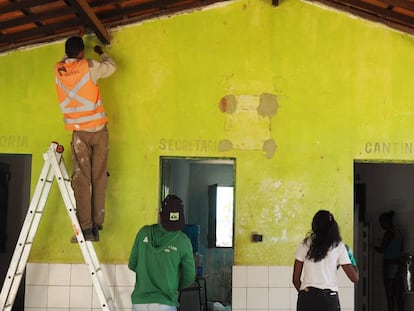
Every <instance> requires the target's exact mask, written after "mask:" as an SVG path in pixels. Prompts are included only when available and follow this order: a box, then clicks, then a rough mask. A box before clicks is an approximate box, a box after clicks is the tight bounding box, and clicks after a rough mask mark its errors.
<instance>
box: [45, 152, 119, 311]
mask: <svg viewBox="0 0 414 311" xmlns="http://www.w3.org/2000/svg"><path fill="white" fill-rule="evenodd" d="M55 150H56V149H53V148H51V149H50V150H49V152H48V157H49V159H50V161H51V163H52V166H53V168H54V170H55V177H56V180H57V182H58V185H59V188H60V192H61V194H62V197H63V200H64V202H65V205H66V210H67V212H68V214H69V217H70V219H71V221H72V227H73V229H74V232H75V235H76V237H77V240H78V244H79V247H80V249H81V251H82V255H83V257H84V260H85V262H86V264H87V265H88V268H89V273H90V274H91V278H92V283H93V286H94V288H95V292H96V294H97V296H98V299H99V302H100V305H101V308H102V310H108V311H112V310H116V306H115V303H114V301H113V299H112V295H111V292H110V290H109V288H108V287H107V286H106V282H105V278H104V274H103V271H102V268H101V266H100V264H99V260H98V257H97V256H96V252H95V249H94V247H93V245H92V242H90V241H85V238H84V236H83V233H82V230H81V228H80V225H79V221H78V218H77V217H76V202H75V197H74V194H73V190H72V187H71V185H70V179H69V176H68V173H67V170H66V166H65V164H64V159H63V157H60V159H59V158H58V155H57V153H56V152H55Z"/></svg>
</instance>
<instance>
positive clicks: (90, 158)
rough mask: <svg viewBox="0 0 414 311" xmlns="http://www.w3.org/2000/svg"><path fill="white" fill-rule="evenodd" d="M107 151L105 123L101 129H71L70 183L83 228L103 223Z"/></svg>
mask: <svg viewBox="0 0 414 311" xmlns="http://www.w3.org/2000/svg"><path fill="white" fill-rule="evenodd" d="M108 152H109V135H108V128H107V127H106V126H105V127H104V128H103V129H101V130H100V131H98V132H82V131H74V132H73V133H72V159H73V173H72V183H71V184H72V189H73V192H74V195H75V200H76V215H77V217H78V220H79V224H80V226H81V229H82V230H86V229H90V228H92V227H93V226H95V225H103V222H104V218H105V191H106V187H107V184H108V172H107V164H108Z"/></svg>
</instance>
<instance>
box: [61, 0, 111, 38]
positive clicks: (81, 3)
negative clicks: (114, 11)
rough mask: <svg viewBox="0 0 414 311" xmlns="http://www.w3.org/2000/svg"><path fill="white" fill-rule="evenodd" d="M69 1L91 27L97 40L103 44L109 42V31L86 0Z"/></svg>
mask: <svg viewBox="0 0 414 311" xmlns="http://www.w3.org/2000/svg"><path fill="white" fill-rule="evenodd" d="M69 2H70V3H71V4H72V6H73V7H74V8H75V9H76V10H77V12H78V14H79V16H80V18H81V19H82V20H83V21H84V23H85V24H86V25H88V26H89V27H91V28H92V30H93V32H94V33H95V34H96V36H97V37H98V38H99V40H101V42H102V43H103V44H109V43H110V42H111V38H110V36H109V33H108V32H107V30H106V28H105V26H104V25H103V24H102V23H101V21H100V20H99V19H98V17H97V16H96V14H95V12H94V11H93V10H92V8H91V7H90V6H89V4H88V2H87V1H86V0H69Z"/></svg>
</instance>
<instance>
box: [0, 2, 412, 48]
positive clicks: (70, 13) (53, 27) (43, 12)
mask: <svg viewBox="0 0 414 311" xmlns="http://www.w3.org/2000/svg"><path fill="white" fill-rule="evenodd" d="M226 1H229V0H0V53H3V52H7V51H11V50H15V49H18V48H21V47H25V46H29V45H33V44H40V43H46V42H52V41H56V40H61V39H63V38H67V37H69V36H71V35H85V34H89V33H95V35H96V36H97V37H98V38H99V39H100V41H101V42H102V43H103V44H109V43H110V41H111V36H110V29H111V28H113V27H117V26H122V25H127V24H131V23H136V22H139V21H142V20H145V19H150V18H154V17H159V16H165V15H170V14H173V13H176V12H180V11H185V10H189V9H197V8H201V7H205V6H207V5H210V4H213V3H217V2H226ZM255 1H257V0H255ZM308 1H310V2H317V3H322V4H325V5H327V6H331V7H334V8H336V9H339V10H344V11H347V12H350V13H352V14H355V15H358V16H360V17H362V18H365V19H369V20H371V21H375V22H380V23H383V24H386V25H388V26H389V27H391V28H395V29H398V30H400V31H403V32H407V33H409V34H414V0H412V1H411V0H308ZM269 3H272V5H274V6H275V7H276V6H278V5H283V0H282V1H279V0H269Z"/></svg>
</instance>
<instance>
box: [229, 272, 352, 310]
mask: <svg viewBox="0 0 414 311" xmlns="http://www.w3.org/2000/svg"><path fill="white" fill-rule="evenodd" d="M292 269H293V267H292V266H233V280H232V287H233V289H232V299H233V302H232V310H233V311H264V310H266V311H295V310H296V300H297V292H296V289H295V288H294V287H293V284H292ZM338 273H339V275H338V282H339V298H340V302H341V310H342V311H353V310H354V286H353V283H352V282H351V281H349V280H348V278H347V277H346V275H345V273H344V272H343V270H342V269H339V272H338Z"/></svg>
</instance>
